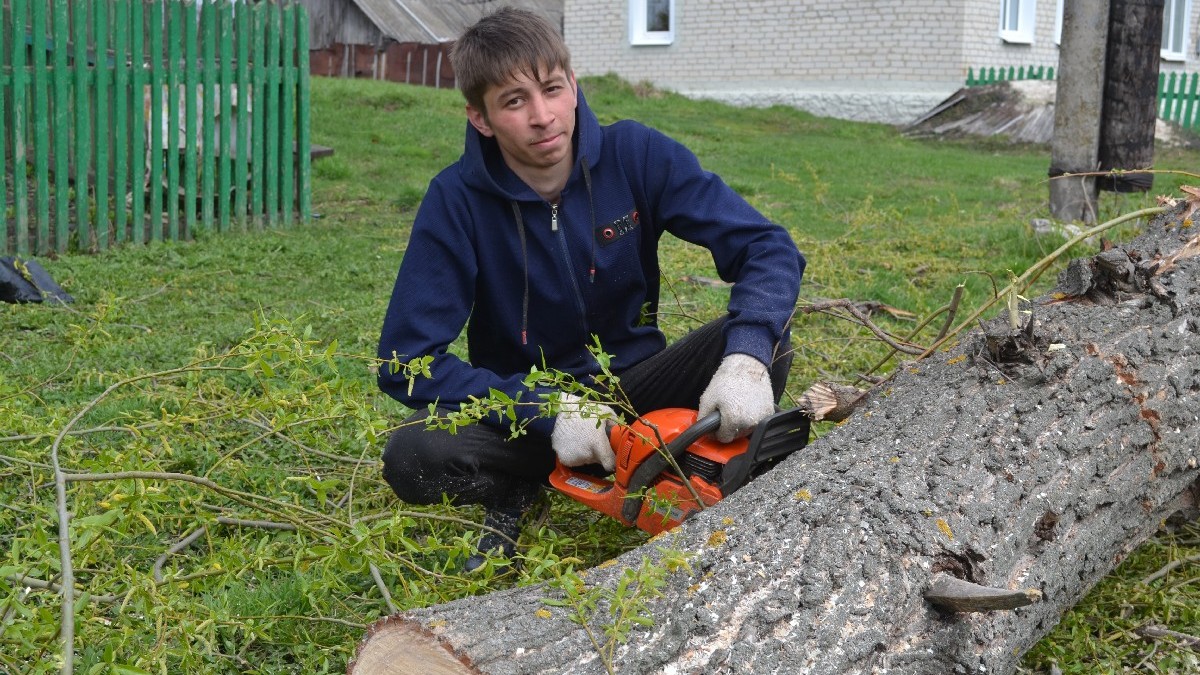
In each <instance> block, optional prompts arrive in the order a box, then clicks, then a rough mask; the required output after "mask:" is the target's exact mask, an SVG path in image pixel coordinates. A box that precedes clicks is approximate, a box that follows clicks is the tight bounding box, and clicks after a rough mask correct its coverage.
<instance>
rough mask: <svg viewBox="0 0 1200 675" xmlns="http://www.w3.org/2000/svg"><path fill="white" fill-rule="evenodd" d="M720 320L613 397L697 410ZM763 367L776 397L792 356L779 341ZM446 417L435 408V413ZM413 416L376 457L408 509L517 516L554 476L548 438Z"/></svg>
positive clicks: (720, 340)
mask: <svg viewBox="0 0 1200 675" xmlns="http://www.w3.org/2000/svg"><path fill="white" fill-rule="evenodd" d="M727 318H728V317H721V318H719V319H717V320H715V321H711V322H709V323H707V324H705V325H703V326H701V327H700V328H697V329H696V330H694V331H692V332H691V333H688V334H687V335H685V336H683V338H681V339H680V340H679V341H677V342H675V343H673V344H671V345H668V346H667V348H666V349H664V350H663V351H661V352H659V353H657V354H655V355H654V356H651V357H650V358H648V359H646V360H645V361H642V362H641V363H638V364H637V365H635V366H632V367H630V368H628V369H626V370H625V371H624V372H620V373H616V375H617V376H618V377H620V380H621V382H620V386H621V391H622V392H623V393H624V394H625V395H626V396H627V397H628V400H629V403H630V404H631V405H632V407H633V409H634V410H636V411H637V412H638V413H639V414H645V413H648V412H651V411H653V410H660V409H662V408H691V409H693V410H694V409H696V408H699V407H700V395H701V394H702V393H703V392H704V389H705V388H706V387H707V386H708V383H709V380H711V379H712V376H713V373H714V372H716V370H717V366H719V365H720V364H721V359H722V357H723V356H724V352H725V336H724V333H723V331H722V328H723V327H724V325H725V321H726V319H727ZM776 352H777V356H776V357H775V359H774V360H773V361H772V363H771V364H770V371H771V386H772V388H773V390H774V393H775V400H776V401H778V400H779V398H780V397H781V396H782V395H783V387H784V384H785V383H786V381H787V376H788V370H789V369H790V367H791V363H792V351H791V349H790V348H788V347H787V345H786V339H785V341H784V348H782V349H777V350H776ZM446 410H449V409H443V410H442V413H444V412H445V411H446ZM428 416H429V414H428V411H422V412H419V413H417V414H415V415H413V416H412V417H410V418H408V420H406V424H404V425H403V426H401V427H399V428H398V429H396V430H395V431H394V432H392V435H391V437H390V438H388V442H387V446H386V447H385V448H384V451H383V477H384V478H385V479H386V480H387V482H388V484H389V485H391V486H392V490H394V491H395V493H396V496H398V497H399V498H400V499H401V500H403V501H405V502H408V503H410V504H439V503H441V502H442V500H443V496H445V497H449V498H450V499H451V500H452V501H453V502H454V503H456V504H482V505H484V506H485V507H487V508H491V509H505V510H512V509H523V508H526V507H528V506H529V505H530V504H531V503H532V502H533V499H534V498H535V497H536V496H537V493H538V490H539V489H540V487H541V486H542V485H544V484H545V483H546V479H547V477H548V476H549V475H550V472H551V471H552V470H553V469H554V451H553V449H552V448H551V447H550V439H549V438H547V437H545V436H540V435H536V434H526V435H524V436H520V437H518V438H510V437H509V435H510V434H509V431H508V429H502V428H499V427H494V426H490V425H485V424H475V425H471V426H467V427H459V428H458V430H457V433H456V434H453V435H452V434H450V432H449V431H445V430H441V429H427V428H426V427H425V424H424V422H423V420H425V419H426V418H427V417H428Z"/></svg>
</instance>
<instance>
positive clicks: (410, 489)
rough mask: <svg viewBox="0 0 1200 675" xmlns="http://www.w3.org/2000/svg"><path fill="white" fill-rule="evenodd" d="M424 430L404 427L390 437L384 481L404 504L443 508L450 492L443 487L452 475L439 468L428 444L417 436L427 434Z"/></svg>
mask: <svg viewBox="0 0 1200 675" xmlns="http://www.w3.org/2000/svg"><path fill="white" fill-rule="evenodd" d="M425 433H426V432H425V430H424V428H423V427H421V428H419V429H418V430H417V431H415V432H414V431H413V430H412V429H410V428H409V427H400V428H399V429H396V430H395V431H393V432H392V435H391V436H390V437H388V442H387V445H386V446H384V450H383V478H384V480H386V481H387V483H388V485H390V486H391V487H392V491H393V492H395V493H396V496H397V497H399V498H400V500H401V501H404V502H408V503H409V504H440V503H441V502H442V500H443V495H444V494H445V492H446V490H445V487H444V486H443V483H444V482H445V478H446V476H447V474H448V471H447V470H446V467H441V466H437V465H438V464H439V462H438V460H437V459H436V457H435V456H432V455H433V453H431V452H429V448H428V447H427V446H428V444H427V443H423V442H422V441H425V440H428V439H425V438H422V437H421V436H418V435H417V434H425Z"/></svg>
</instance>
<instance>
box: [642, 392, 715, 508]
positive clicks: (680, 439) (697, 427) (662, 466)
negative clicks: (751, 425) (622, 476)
mask: <svg viewBox="0 0 1200 675" xmlns="http://www.w3.org/2000/svg"><path fill="white" fill-rule="evenodd" d="M720 427H721V411H720V410H714V411H713V412H711V413H709V414H707V415H705V416H704V417H701V418H700V419H698V420H696V422H695V423H694V424H692V426H690V427H688V428H687V429H684V430H683V431H682V432H680V434H679V435H678V436H676V437H675V438H674V439H673V440H671V442H669V443H667V446H666V448H664V450H665V451H666V452H667V453H669V454H670V456H671V458H672V459H675V460H678V459H679V457H680V456H681V455H683V453H684V451H686V450H687V449H688V448H689V447H691V445H692V443H695V442H696V441H698V440H700V438H701V437H702V436H704V435H705V434H710V433H712V432H714V431H716V430H717V429H719V428H720ZM670 465H671V463H670V462H668V461H667V458H666V457H665V456H664V454H663V453H662V452H656V453H654V454H653V455H651V456H650V457H647V458H646V460H645V461H644V462H642V463H641V465H640V466H638V468H636V469H634V471H633V473H632V474H631V475H630V476H629V485H628V486H626V490H627V493H626V495H625V503H624V504H623V505H622V506H621V515H622V516H623V517H624V518H625V522H627V523H635V522H637V518H638V514H640V513H641V512H642V500H643V499H644V498H645V496H646V495H645V492H644V491H645V489H646V488H647V487H648V486H649V485H650V483H652V482H653V481H654V479H655V478H656V477H657V476H658V474H660V473H662V472H663V471H665V470H666V469H667V467H668V466H670Z"/></svg>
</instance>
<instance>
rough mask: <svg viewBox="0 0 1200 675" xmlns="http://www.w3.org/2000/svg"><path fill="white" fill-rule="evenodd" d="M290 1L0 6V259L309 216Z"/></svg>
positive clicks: (301, 42)
mask: <svg viewBox="0 0 1200 675" xmlns="http://www.w3.org/2000/svg"><path fill="white" fill-rule="evenodd" d="M307 31H308V23H307V15H306V14H305V10H304V8H303V7H302V6H301V5H299V4H298V3H297V2H294V1H291V2H284V3H275V2H261V3H253V4H245V3H243V2H241V1H240V0H213V1H206V2H195V1H194V0H103V1H99V2H98V1H96V0H6V2H4V3H0V194H3V195H4V198H5V203H4V204H3V208H2V209H0V254H7V253H14V252H15V253H17V254H21V255H28V254H30V253H34V254H45V253H49V252H51V251H66V250H68V249H70V248H76V249H78V250H86V251H100V250H104V249H106V248H108V247H110V246H112V245H116V244H121V243H145V242H151V241H161V240H164V239H186V238H189V237H191V236H192V235H193V234H194V232H195V231H196V229H197V227H198V226H201V225H202V226H203V227H207V228H212V229H216V230H220V231H226V230H229V229H231V228H232V227H233V226H234V225H235V224H240V225H242V226H245V225H254V226H268V227H274V226H278V225H284V226H286V225H290V224H292V223H293V222H294V220H295V219H296V218H297V217H298V218H299V219H301V220H306V219H308V218H309V217H310V215H311V196H310V192H311V167H310V161H311V140H310V135H309V134H310V121H309V116H308V106H309V101H310V96H309V88H308V85H309V82H308V66H309V63H308V41H307Z"/></svg>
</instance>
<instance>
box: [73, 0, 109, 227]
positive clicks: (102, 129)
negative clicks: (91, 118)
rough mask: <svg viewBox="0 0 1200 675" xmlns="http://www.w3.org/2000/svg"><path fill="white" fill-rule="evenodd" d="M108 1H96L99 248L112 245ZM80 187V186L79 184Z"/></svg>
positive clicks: (96, 209)
mask: <svg viewBox="0 0 1200 675" xmlns="http://www.w3.org/2000/svg"><path fill="white" fill-rule="evenodd" d="M107 8H108V3H107V2H97V3H93V4H92V14H93V17H92V18H93V20H94V29H93V32H92V39H93V40H94V41H95V54H96V57H95V67H94V69H93V71H92V72H93V73H94V74H95V91H96V116H95V123H96V134H95V139H96V152H95V156H96V165H95V174H96V178H95V181H94V182H93V183H92V188H93V195H94V196H95V208H94V210H93V212H94V213H95V214H96V224H95V227H94V228H93V232H95V236H96V248H97V249H98V250H101V251H103V250H105V249H107V248H108V176H109V166H108V147H109V142H110V141H111V140H112V134H111V133H110V129H109V126H108V123H109V121H108V99H109V97H110V92H109V77H108V75H109V66H108V11H107ZM76 189H79V186H78V185H77V186H76Z"/></svg>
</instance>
